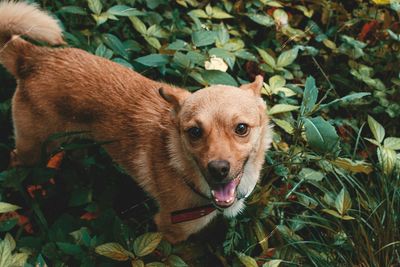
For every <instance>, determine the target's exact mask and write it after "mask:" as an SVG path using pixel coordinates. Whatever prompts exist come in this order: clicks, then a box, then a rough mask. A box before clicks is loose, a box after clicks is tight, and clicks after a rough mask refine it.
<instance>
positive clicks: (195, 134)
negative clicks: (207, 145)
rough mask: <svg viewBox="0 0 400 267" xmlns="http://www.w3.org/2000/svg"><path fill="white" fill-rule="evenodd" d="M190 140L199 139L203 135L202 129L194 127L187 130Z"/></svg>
mask: <svg viewBox="0 0 400 267" xmlns="http://www.w3.org/2000/svg"><path fill="white" fill-rule="evenodd" d="M187 132H188V134H189V136H190V138H192V139H199V138H200V137H201V135H202V134H203V133H202V131H201V129H200V128H199V127H192V128H189V130H187Z"/></svg>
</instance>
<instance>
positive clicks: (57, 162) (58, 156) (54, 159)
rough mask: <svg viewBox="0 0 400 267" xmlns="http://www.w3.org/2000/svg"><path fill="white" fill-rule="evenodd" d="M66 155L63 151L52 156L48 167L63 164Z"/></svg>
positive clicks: (54, 167) (53, 167)
mask: <svg viewBox="0 0 400 267" xmlns="http://www.w3.org/2000/svg"><path fill="white" fill-rule="evenodd" d="M64 156H65V152H64V151H61V152H58V153H57V154H55V155H54V156H52V157H51V158H50V159H49V161H48V162H47V168H50V169H58V168H60V166H61V163H62V160H63V158H64Z"/></svg>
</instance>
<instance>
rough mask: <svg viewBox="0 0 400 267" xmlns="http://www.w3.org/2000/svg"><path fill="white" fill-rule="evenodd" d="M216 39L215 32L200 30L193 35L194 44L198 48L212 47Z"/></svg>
mask: <svg viewBox="0 0 400 267" xmlns="http://www.w3.org/2000/svg"><path fill="white" fill-rule="evenodd" d="M216 39H217V35H216V33H215V32H213V31H206V30H200V31H195V32H193V33H192V42H193V44H194V45H195V46H197V47H201V46H206V45H211V44H213V43H215V40H216Z"/></svg>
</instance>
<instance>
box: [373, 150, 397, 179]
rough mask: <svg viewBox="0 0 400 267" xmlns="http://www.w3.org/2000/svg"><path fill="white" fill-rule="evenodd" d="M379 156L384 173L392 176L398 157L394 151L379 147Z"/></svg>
mask: <svg viewBox="0 0 400 267" xmlns="http://www.w3.org/2000/svg"><path fill="white" fill-rule="evenodd" d="M376 153H377V155H378V159H379V162H380V164H381V166H382V170H383V173H384V174H386V175H391V174H392V172H393V169H394V167H395V165H396V160H397V155H396V152H395V151H394V150H393V149H389V148H385V147H382V148H381V147H378V150H377V152H376Z"/></svg>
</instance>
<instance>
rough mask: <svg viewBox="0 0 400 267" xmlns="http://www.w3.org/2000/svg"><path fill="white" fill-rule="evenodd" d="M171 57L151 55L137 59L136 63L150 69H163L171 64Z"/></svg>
mask: <svg viewBox="0 0 400 267" xmlns="http://www.w3.org/2000/svg"><path fill="white" fill-rule="evenodd" d="M169 58H170V57H169V56H167V55H161V54H151V55H147V56H144V57H139V58H137V59H135V61H136V62H139V63H140V64H143V65H145V66H149V67H161V66H164V65H165V64H167V63H168V62H169Z"/></svg>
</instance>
